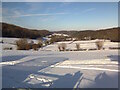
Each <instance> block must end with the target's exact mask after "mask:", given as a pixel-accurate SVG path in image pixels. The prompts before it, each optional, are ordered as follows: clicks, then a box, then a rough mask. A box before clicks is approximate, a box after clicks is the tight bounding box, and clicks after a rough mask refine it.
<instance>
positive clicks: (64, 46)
mask: <svg viewBox="0 0 120 90" xmlns="http://www.w3.org/2000/svg"><path fill="white" fill-rule="evenodd" d="M61 46H62V50H63V51H65V50H66V47H67V45H66V44H65V43H61Z"/></svg>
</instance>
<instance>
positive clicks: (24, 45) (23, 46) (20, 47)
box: [16, 39, 30, 50]
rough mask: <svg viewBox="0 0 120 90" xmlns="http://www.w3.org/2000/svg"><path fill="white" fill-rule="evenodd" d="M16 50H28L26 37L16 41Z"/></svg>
mask: <svg viewBox="0 0 120 90" xmlns="http://www.w3.org/2000/svg"><path fill="white" fill-rule="evenodd" d="M16 45H17V50H28V49H30V46H29V45H28V41H27V39H20V40H18V41H16Z"/></svg>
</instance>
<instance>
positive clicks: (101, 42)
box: [96, 41, 104, 50]
mask: <svg viewBox="0 0 120 90" xmlns="http://www.w3.org/2000/svg"><path fill="white" fill-rule="evenodd" d="M103 45H104V42H103V41H96V46H97V49H98V50H101V49H102V48H103Z"/></svg>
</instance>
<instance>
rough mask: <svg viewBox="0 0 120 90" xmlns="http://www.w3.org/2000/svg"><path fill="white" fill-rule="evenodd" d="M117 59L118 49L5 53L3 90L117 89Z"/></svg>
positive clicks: (2, 63)
mask: <svg viewBox="0 0 120 90" xmlns="http://www.w3.org/2000/svg"><path fill="white" fill-rule="evenodd" d="M13 55H14V56H15V58H14V59H16V58H17V57H18V56H21V55H25V57H21V58H20V59H16V60H12V59H13V58H12V57H13ZM10 56H11V57H10ZM117 56H118V51H117V50H101V51H98V50H96V51H78V52H77V51H71V52H57V51H37V52H35V51H16V50H13V51H3V57H5V59H6V58H7V57H8V58H7V59H6V60H5V61H4V62H0V64H1V65H2V72H3V81H2V82H3V88H13V87H15V88H51V87H53V88H54V87H56V88H66V87H69V88H73V87H78V88H117V87H118V81H117V80H118V68H119V63H118V61H119V59H118V60H117V58H116V57H117ZM7 60H8V61H7ZM111 81H112V82H111Z"/></svg>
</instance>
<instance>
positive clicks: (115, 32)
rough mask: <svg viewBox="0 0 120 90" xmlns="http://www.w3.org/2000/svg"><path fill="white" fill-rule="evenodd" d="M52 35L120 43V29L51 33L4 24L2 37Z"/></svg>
mask: <svg viewBox="0 0 120 90" xmlns="http://www.w3.org/2000/svg"><path fill="white" fill-rule="evenodd" d="M52 33H61V34H68V35H70V36H71V37H76V38H78V39H79V40H82V39H84V38H85V37H90V38H91V39H109V40H111V41H119V42H120V37H119V35H120V27H116V28H109V29H102V30H96V31H95V30H85V31H67V30H66V31H55V32H50V31H48V30H34V29H27V28H23V27H20V26H16V25H13V24H7V23H2V37H15V38H31V39H36V38H40V37H44V36H46V35H50V34H52Z"/></svg>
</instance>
